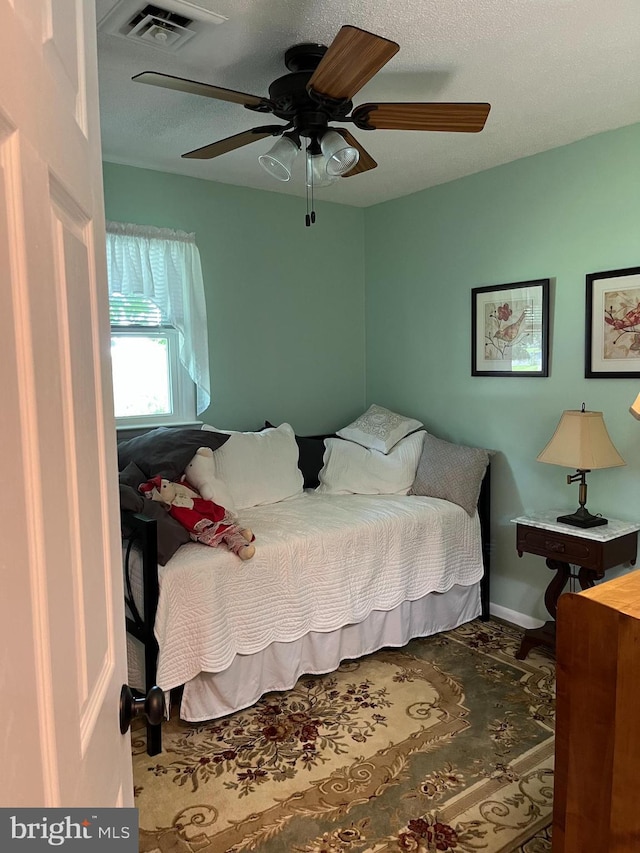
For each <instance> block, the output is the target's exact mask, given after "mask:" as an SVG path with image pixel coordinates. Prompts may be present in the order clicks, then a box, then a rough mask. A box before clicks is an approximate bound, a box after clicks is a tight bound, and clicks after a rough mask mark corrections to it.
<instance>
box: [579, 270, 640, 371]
mask: <svg viewBox="0 0 640 853" xmlns="http://www.w3.org/2000/svg"><path fill="white" fill-rule="evenodd" d="M586 307H587V311H586V330H585V367H584V375H585V377H586V378H587V379H637V378H638V377H639V376H640V267H628V268H627V269H623V270H608V271H607V272H595V273H590V274H589V275H588V276H587V301H586Z"/></svg>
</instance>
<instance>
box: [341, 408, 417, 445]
mask: <svg viewBox="0 0 640 853" xmlns="http://www.w3.org/2000/svg"><path fill="white" fill-rule="evenodd" d="M422 426H424V424H423V423H422V422H421V421H417V420H416V419H415V418H406V417H405V416H404V415H398V414H397V413H396V412H392V411H390V410H389V409H385V408H384V407H383V406H376V405H373V406H369V408H368V409H367V411H366V412H365V413H364V414H363V415H360V417H359V418H356V420H355V421H353V423H351V424H349V425H348V426H346V427H343V428H342V429H339V430H338V431H337V433H336V435H339V436H340V438H346V439H348V440H349V441H355V442H356V444H361V445H362V446H363V447H368V448H370V449H371V450H379V451H380V452H381V453H388V452H389V451H390V450H391V448H392V447H395V445H396V444H397V443H398V442H399V441H400V439H401V438H404V437H405V436H406V435H409V433H411V432H415V431H416V430H417V429H420V427H422Z"/></svg>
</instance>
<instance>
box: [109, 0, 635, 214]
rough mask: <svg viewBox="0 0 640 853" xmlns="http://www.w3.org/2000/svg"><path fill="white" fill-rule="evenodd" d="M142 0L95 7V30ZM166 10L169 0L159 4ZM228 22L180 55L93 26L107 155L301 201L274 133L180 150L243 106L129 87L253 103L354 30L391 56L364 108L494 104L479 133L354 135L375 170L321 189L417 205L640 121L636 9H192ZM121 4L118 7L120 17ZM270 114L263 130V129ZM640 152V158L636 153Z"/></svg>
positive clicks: (611, 0) (241, 119)
mask: <svg viewBox="0 0 640 853" xmlns="http://www.w3.org/2000/svg"><path fill="white" fill-rule="evenodd" d="M145 2H146V0H119V2H116V0H96V6H97V12H98V21H99V22H100V21H101V20H103V19H104V18H105V16H106V18H107V19H109V15H111V17H112V18H113V17H114V15H116V14H129V16H132V15H133V13H134V12H135V11H137V10H138V9H140V8H142V7H143V6H144V5H145ZM154 3H155V5H156V6H161V7H162V6H163V5H164V6H165V7H170V5H171V0H168V2H165V3H163V0H154ZM190 5H191V7H192V8H193V9H195V10H196V11H197V9H198V8H201V9H205V10H208V11H213V12H217V13H218V14H219V15H223V16H224V17H226V18H227V19H228V20H227V21H226V22H224V23H223V24H221V25H219V26H213V25H204V24H203V25H202V29H201V31H200V32H199V33H198V34H197V35H196V36H194V37H193V38H192V39H191V40H190V41H188V42H187V43H186V44H185V45H184V46H183V47H181V48H180V49H179V50H178V51H176V52H175V53H169V52H167V51H166V50H163V49H160V48H157V47H156V46H155V45H147V44H145V43H140V42H132V41H131V40H130V39H126V38H123V37H122V36H118V35H112V34H109V33H108V32H106V31H105V29H104V27H100V26H99V29H98V58H99V74H100V103H101V114H102V140H103V156H104V159H105V160H107V161H110V162H114V163H124V164H129V165H133V166H142V167H146V168H150V169H158V170H161V171H164V172H175V173H179V174H183V175H191V176H193V177H196V178H204V179H207V180H213V181H221V182H223V183H230V184H237V185H242V186H247V187H255V188H258V189H265V190H273V191H276V192H285V193H291V194H294V195H300V196H302V195H304V175H303V164H302V158H301V157H299V158H298V162H297V167H299V170H298V172H297V174H294V179H293V180H292V181H291V182H289V183H287V184H284V183H280V182H278V181H275V180H274V179H273V178H271V177H270V176H269V175H267V174H266V173H265V172H264V171H263V170H262V169H261V168H260V166H259V165H258V163H257V159H256V158H257V156H258V155H259V154H261V153H262V152H264V151H266V150H268V149H269V148H270V147H271V145H272V144H273V141H274V140H272V139H268V138H267V139H264V140H262V141H259V142H255V143H252V144H251V145H248V146H246V147H244V148H242V149H240V150H237V151H233V152H231V153H228V154H224V155H222V156H220V157H218V158H215V159H213V160H208V161H194V160H183V159H181V157H180V155H181V154H183V153H185V152H187V151H190V150H192V149H194V148H198V147H200V146H203V145H207V144H209V143H211V142H214V141H216V140H218V139H221V138H223V137H226V136H230V135H232V134H235V133H240V132H241V131H243V130H247V129H248V128H251V127H255V126H257V125H261V124H270V123H275V124H277V123H278V122H279V120H278V119H274V118H273V117H272V116H262V115H260V114H256V113H253V112H250V111H249V110H247V109H245V108H244V107H242V106H240V105H237V104H231V103H226V102H223V101H217V100H212V99H209V98H203V97H199V96H196V95H191V94H185V93H180V92H174V91H169V90H165V89H159V88H156V87H154V86H143V85H141V84H138V83H133V82H131V77H132V76H133V75H134V74H138V73H139V72H141V71H160V72H163V73H166V74H173V75H176V76H180V77H187V78H189V79H192V80H198V81H202V82H206V83H212V84H214V85H217V86H223V87H225V88H229V89H236V90H239V91H242V92H248V93H251V94H255V95H267V90H268V86H269V83H270V82H271V81H272V80H274V79H275V78H276V77H279V76H282V75H283V74H285V73H287V70H286V68H285V66H284V62H283V54H284V51H285V50H286V49H287V48H288V47H290V46H291V45H293V44H297V43H299V42H320V43H323V44H329V43H330V42H331V40H332V39H333V37H334V36H335V34H336V33H337V31H338V30H339V29H340V27H341V26H342V25H343V24H353V25H354V26H357V27H361V28H362V29H366V30H369V31H371V32H374V33H377V34H379V35H382V36H385V37H386V38H390V39H392V40H394V41H396V42H398V44H399V45H400V51H399V52H398V53H397V54H396V55H395V57H394V58H393V59H392V60H391V61H390V62H389V63H388V64H387V65H386V66H385V67H384V68H383V69H382V70H381V71H380V72H379V73H378V74H377V75H376V76H375V77H374V78H373V79H372V80H371V81H370V82H369V83H368V84H367V85H366V86H365V87H364V88H363V89H362V90H361V91H360V92H359V93H358V94H357V95H356V96H355V98H354V106H357V105H358V104H360V103H364V102H365V101H488V102H489V103H490V104H491V112H490V114H489V118H488V120H487V124H486V127H485V129H484V130H483V131H482V132H481V133H478V134H462V133H460V134H455V133H430V132H420V131H390V130H378V131H360V130H357V129H356V130H354V129H353V126H351V125H349V128H350V129H351V132H352V133H353V134H354V136H356V137H357V138H358V140H359V141H360V142H361V144H362V145H363V146H364V147H365V148H366V149H367V150H368V151H369V153H370V154H371V155H372V156H373V157H374V158H375V160H377V162H378V164H379V165H378V168H377V169H374V170H372V171H369V172H366V173H364V174H361V175H356V176H354V177H351V178H347V179H341V180H340V181H338V184H337V185H334V186H332V187H329V188H327V189H323V190H319V191H318V192H317V195H318V196H319V197H322V198H325V199H327V200H331V201H337V202H341V203H344V204H353V205H357V206H368V205H371V204H375V203H377V202H381V201H386V200H388V199H392V198H397V197H399V196H403V195H407V194H409V193H412V192H416V191H417V190H420V189H424V188H426V187H430V186H433V185H435V184H441V183H444V182H445V181H450V180H453V179H455V178H459V177H462V176H464V175H468V174H471V173H473V172H478V171H481V170H483V169H488V168H490V167H492V166H496V165H499V164H501V163H506V162H509V161H511V160H516V159H518V158H520V157H526V156H527V155H530V154H535V153H538V152H540V151H545V150H548V149H550V148H555V147H557V146H559V145H564V144H566V143H569V142H573V141H575V140H577V139H582V138H584V137H586V136H590V135H592V134H594V133H599V132H601V131H605V130H611V129H613V128H617V127H622V126H624V125H628V124H633V123H635V122H638V121H640V49H639V48H640V0H395V2H390V0H344V2H338V0H199V2H194V0H191V3H190ZM114 7H115V11H114ZM265 119H266V121H265ZM639 156H640V152H639Z"/></svg>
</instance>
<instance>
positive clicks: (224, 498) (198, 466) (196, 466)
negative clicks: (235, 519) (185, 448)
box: [184, 447, 235, 512]
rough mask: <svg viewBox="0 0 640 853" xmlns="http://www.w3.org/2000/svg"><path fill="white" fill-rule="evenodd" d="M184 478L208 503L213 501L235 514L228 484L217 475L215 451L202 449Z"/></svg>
mask: <svg viewBox="0 0 640 853" xmlns="http://www.w3.org/2000/svg"><path fill="white" fill-rule="evenodd" d="M184 478H185V480H186V481H187V483H188V484H189V485H190V486H191V487H192V488H194V489H195V490H196V491H197V492H199V494H200V495H202V497H203V498H204V499H205V500H206V501H213V502H214V503H216V504H218V506H223V507H224V508H225V509H228V510H229V512H235V506H234V505H233V498H232V497H231V492H230V491H229V489H228V487H227V484H226V483H224V482H223V481H222V480H221V479H220V478H219V477H216V475H215V466H214V464H213V450H211V448H210V447H200V448H199V449H198V450H197V452H196V454H195V455H194V457H193V459H192V460H191V462H189V464H188V465H187V467H186V468H185V470H184Z"/></svg>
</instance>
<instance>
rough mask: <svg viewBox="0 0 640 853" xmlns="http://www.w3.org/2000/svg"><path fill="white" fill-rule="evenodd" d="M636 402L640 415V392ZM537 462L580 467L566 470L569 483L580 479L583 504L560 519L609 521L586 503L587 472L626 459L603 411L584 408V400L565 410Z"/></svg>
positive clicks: (591, 523)
mask: <svg viewBox="0 0 640 853" xmlns="http://www.w3.org/2000/svg"><path fill="white" fill-rule="evenodd" d="M636 403H638V411H639V414H638V415H637V416H636V417H638V418H639V419H640V396H639V398H638V400H636ZM634 405H635V403H634ZM538 462H548V463H549V464H551V465H562V466H563V467H565V468H577V469H578V470H577V471H576V473H575V474H567V483H575V482H579V483H580V490H579V493H578V502H579V504H580V506H579V507H578V509H577V510H576V511H575V512H574V513H571V514H570V515H560V516H558V518H557V521H560V522H562V523H563V524H572V525H573V526H574V527H598V526H599V525H600V524H607V519H606V518H602V516H600V515H592V514H591V513H590V512H589V510H588V509H587V507H586V503H587V483H586V475H587V474H588V473H589V471H592V470H593V469H596V468H617V467H618V466H620V465H624V464H625V461H624V459H623V458H622V456H620V454H619V453H618V451H617V450H616V449H615V447H614V446H613V443H612V441H611V439H610V438H609V433H608V432H607V427H606V426H605V423H604V418H603V417H602V412H585V409H584V403H583V404H582V409H580V411H577V410H568V411H565V412H563V413H562V417H561V418H560V423H559V424H558V426H557V427H556V431H555V432H554V434H553V436H552V437H551V441H550V442H549V444H547V446H546V447H545V448H544V450H543V451H542V453H540V455H539V456H538Z"/></svg>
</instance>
